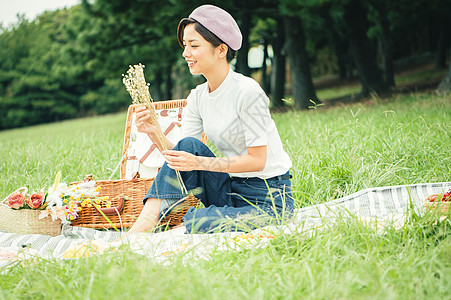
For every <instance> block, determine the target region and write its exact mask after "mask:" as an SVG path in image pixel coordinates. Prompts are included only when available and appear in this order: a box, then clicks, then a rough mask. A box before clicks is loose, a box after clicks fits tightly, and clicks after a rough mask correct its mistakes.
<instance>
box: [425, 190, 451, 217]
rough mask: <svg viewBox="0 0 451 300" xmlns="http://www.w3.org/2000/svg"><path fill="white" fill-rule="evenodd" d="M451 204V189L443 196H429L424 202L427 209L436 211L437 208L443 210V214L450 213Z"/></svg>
mask: <svg viewBox="0 0 451 300" xmlns="http://www.w3.org/2000/svg"><path fill="white" fill-rule="evenodd" d="M450 203H451V189H449V190H448V191H446V192H445V193H443V194H432V195H429V196H427V198H426V199H425V200H424V205H425V206H426V208H427V209H436V208H437V206H439V207H440V208H441V212H444V213H446V212H448V211H449V205H450Z"/></svg>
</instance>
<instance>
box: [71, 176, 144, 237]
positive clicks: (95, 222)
mask: <svg viewBox="0 0 451 300" xmlns="http://www.w3.org/2000/svg"><path fill="white" fill-rule="evenodd" d="M91 178H92V177H87V178H85V180H91ZM152 182H153V178H135V179H118V180H99V181H96V186H97V187H100V192H99V195H98V196H99V197H105V196H108V197H109V201H111V208H105V207H104V205H101V206H102V212H103V213H104V214H105V215H106V216H107V217H108V219H109V221H110V222H111V223H110V222H108V220H107V219H106V218H105V217H104V216H103V214H102V213H100V212H99V211H98V210H97V209H96V208H95V207H83V209H82V211H80V212H79V213H78V218H76V219H75V220H73V221H71V225H72V226H80V227H89V228H114V227H116V228H129V227H131V226H132V225H133V223H134V222H135V221H136V219H137V218H138V216H139V214H140V213H141V210H142V209H143V203H142V199H143V198H144V196H145V195H146V193H147V191H148V190H149V188H150V186H151V185H152ZM77 183H78V182H74V183H71V185H74V184H77Z"/></svg>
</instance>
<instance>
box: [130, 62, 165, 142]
mask: <svg viewBox="0 0 451 300" xmlns="http://www.w3.org/2000/svg"><path fill="white" fill-rule="evenodd" d="M122 77H123V78H122V82H123V83H124V85H125V88H126V89H127V91H128V93H129V94H130V97H131V98H132V101H133V104H144V105H145V106H146V108H147V109H148V110H149V112H150V121H151V123H152V124H154V125H155V126H156V128H157V132H156V138H157V140H156V141H154V142H155V144H156V145H157V147H158V149H160V151H164V150H167V149H168V148H167V145H166V139H165V137H164V134H163V131H162V130H161V127H160V124H159V123H158V118H157V113H156V112H155V106H154V105H153V99H152V97H151V96H150V92H149V84H148V83H147V82H146V80H145V78H144V65H142V64H141V63H139V64H138V65H133V66H129V69H128V71H127V74H126V75H124V74H122Z"/></svg>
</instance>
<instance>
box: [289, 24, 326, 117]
mask: <svg viewBox="0 0 451 300" xmlns="http://www.w3.org/2000/svg"><path fill="white" fill-rule="evenodd" d="M285 37H286V42H285V49H286V53H287V57H288V61H289V62H290V75H291V87H292V92H293V98H294V107H295V108H296V109H307V108H309V107H310V106H312V105H314V103H316V104H319V103H320V101H319V99H318V97H317V96H316V92H315V87H314V86H313V81H312V75H311V73H310V65H309V59H308V55H307V50H306V48H305V34H304V28H303V26H302V21H301V20H300V19H299V18H296V17H285ZM312 101H313V102H314V103H312Z"/></svg>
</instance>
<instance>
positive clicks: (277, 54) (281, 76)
mask: <svg viewBox="0 0 451 300" xmlns="http://www.w3.org/2000/svg"><path fill="white" fill-rule="evenodd" d="M284 43H285V28H284V25H283V18H278V19H277V37H276V39H275V41H274V42H273V43H272V49H273V52H274V54H273V59H272V64H271V100H272V106H273V107H274V108H281V107H284V106H285V103H284V102H283V101H282V99H283V97H284V95H285V77H286V76H285V73H286V65H285V64H286V60H285V55H284V54H283V53H282V48H283V45H284Z"/></svg>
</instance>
